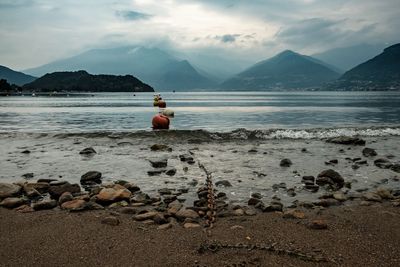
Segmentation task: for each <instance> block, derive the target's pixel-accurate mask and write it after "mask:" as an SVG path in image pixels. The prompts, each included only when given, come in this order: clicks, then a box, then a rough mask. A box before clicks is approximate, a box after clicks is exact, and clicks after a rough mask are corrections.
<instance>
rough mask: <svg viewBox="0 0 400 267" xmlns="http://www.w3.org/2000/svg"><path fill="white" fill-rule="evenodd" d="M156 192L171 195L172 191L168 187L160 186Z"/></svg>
mask: <svg viewBox="0 0 400 267" xmlns="http://www.w3.org/2000/svg"><path fill="white" fill-rule="evenodd" d="M158 193H159V194H160V195H171V194H172V191H171V189H168V188H161V189H158Z"/></svg>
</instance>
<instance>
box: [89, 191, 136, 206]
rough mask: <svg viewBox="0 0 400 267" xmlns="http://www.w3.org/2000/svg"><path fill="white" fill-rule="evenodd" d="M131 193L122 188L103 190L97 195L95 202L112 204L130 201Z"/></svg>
mask: <svg viewBox="0 0 400 267" xmlns="http://www.w3.org/2000/svg"><path fill="white" fill-rule="evenodd" d="M131 195H132V193H131V192H130V191H129V190H128V189H126V188H124V189H117V190H115V189H114V188H103V189H102V190H101V191H100V193H99V194H98V195H97V202H100V203H112V202H117V201H122V200H128V201H129V200H130V198H131Z"/></svg>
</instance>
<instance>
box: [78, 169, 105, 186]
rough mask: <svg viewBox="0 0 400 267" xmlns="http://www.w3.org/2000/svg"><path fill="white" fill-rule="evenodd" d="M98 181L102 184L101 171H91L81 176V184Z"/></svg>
mask: <svg viewBox="0 0 400 267" xmlns="http://www.w3.org/2000/svg"><path fill="white" fill-rule="evenodd" d="M90 183H97V184H101V172H98V171H89V172H87V173H85V174H84V175H82V176H81V184H90Z"/></svg>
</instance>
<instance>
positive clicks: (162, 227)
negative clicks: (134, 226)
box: [157, 223, 172, 230]
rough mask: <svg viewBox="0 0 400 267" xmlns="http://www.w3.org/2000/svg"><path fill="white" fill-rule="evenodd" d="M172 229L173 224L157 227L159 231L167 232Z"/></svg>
mask: <svg viewBox="0 0 400 267" xmlns="http://www.w3.org/2000/svg"><path fill="white" fill-rule="evenodd" d="M170 228H172V224H171V223H166V224H161V225H159V226H158V227H157V230H166V229H170Z"/></svg>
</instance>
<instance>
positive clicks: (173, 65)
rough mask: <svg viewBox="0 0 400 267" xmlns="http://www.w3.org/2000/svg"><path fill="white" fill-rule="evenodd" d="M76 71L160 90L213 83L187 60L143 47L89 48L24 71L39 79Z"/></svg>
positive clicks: (208, 85) (201, 86)
mask: <svg viewBox="0 0 400 267" xmlns="http://www.w3.org/2000/svg"><path fill="white" fill-rule="evenodd" d="M77 70H86V71H88V72H89V73H93V74H114V75H126V74H131V75H134V76H136V77H138V78H139V79H140V80H142V81H144V82H146V83H148V84H150V85H151V86H153V87H154V88H155V89H156V90H161V91H162V90H181V89H188V90H189V89H201V88H208V87H210V86H212V85H213V81H211V80H210V79H208V78H206V77H204V76H203V75H201V74H200V73H199V72H198V71H197V70H196V69H195V68H194V67H193V66H192V65H191V64H190V63H189V62H188V61H186V60H180V59H178V58H176V57H174V56H172V55H170V54H168V53H167V52H165V51H163V50H160V49H158V48H147V47H143V46H126V47H117V48H110V49H93V50H89V51H87V52H85V53H82V54H80V55H77V56H74V57H71V58H67V59H63V60H58V61H54V62H52V63H49V64H46V65H43V66H40V67H37V68H33V69H28V70H26V72H27V73H30V74H33V75H36V76H42V75H44V74H46V73H51V72H55V71H77Z"/></svg>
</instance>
